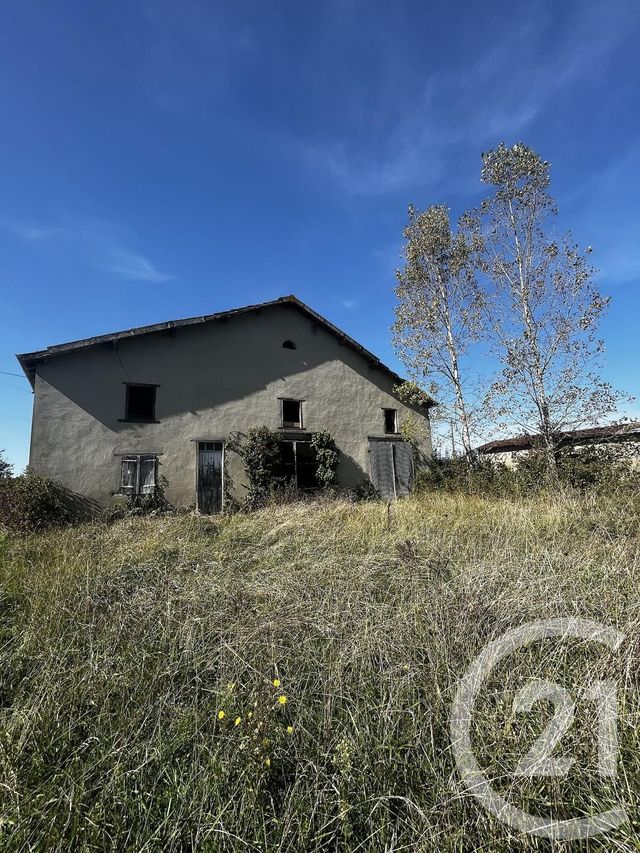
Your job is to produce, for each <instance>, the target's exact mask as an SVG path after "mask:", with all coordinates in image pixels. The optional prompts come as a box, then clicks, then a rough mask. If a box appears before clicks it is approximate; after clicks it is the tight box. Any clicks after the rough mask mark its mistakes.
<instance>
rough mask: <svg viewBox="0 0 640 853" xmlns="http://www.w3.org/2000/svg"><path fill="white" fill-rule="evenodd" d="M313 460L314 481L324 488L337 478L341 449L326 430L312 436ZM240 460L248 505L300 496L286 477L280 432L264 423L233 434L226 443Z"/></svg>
mask: <svg viewBox="0 0 640 853" xmlns="http://www.w3.org/2000/svg"><path fill="white" fill-rule="evenodd" d="M310 443H311V447H312V449H313V452H314V455H315V459H316V472H315V473H316V480H317V482H318V485H319V486H320V487H321V488H323V489H325V488H329V487H330V486H333V485H334V484H335V481H336V469H337V467H338V462H339V461H340V451H339V450H338V448H337V447H336V443H335V441H334V440H333V438H332V437H331V435H330V434H329V433H328V432H327V431H326V430H321V431H320V432H315V433H313V434H312V436H311V442H310ZM227 447H228V449H229V450H231V451H233V452H235V453H237V454H238V455H239V456H240V458H241V459H242V462H243V465H244V470H245V474H246V477H247V482H248V494H247V502H246V503H247V507H248V508H249V509H256V508H258V507H261V506H264V505H265V504H266V503H267V502H268V501H273V502H275V503H287V502H290V501H293V500H297V499H299V497H300V493H299V490H298V488H297V486H296V483H295V482H292V479H291V476H290V475H289V476H287V474H286V472H285V468H284V460H283V454H282V440H281V437H280V435H279V434H278V433H277V432H275V431H274V430H270V429H269V428H268V427H266V426H261V427H254V428H253V429H250V430H249V431H248V432H247V433H235V434H234V435H232V436H231V439H230V441H229V442H228V445H227Z"/></svg>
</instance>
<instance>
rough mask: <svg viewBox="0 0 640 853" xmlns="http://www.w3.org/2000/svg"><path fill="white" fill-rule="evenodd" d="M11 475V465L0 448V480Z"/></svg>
mask: <svg viewBox="0 0 640 853" xmlns="http://www.w3.org/2000/svg"><path fill="white" fill-rule="evenodd" d="M12 475H13V466H12V465H11V463H10V462H9V461H8V460H7V459H5V458H4V450H0V480H5V479H6V478H7V477H11V476H12Z"/></svg>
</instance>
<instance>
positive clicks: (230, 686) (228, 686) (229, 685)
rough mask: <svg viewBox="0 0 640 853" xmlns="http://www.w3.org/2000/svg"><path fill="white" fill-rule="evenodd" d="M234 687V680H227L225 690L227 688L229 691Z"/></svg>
mask: <svg viewBox="0 0 640 853" xmlns="http://www.w3.org/2000/svg"><path fill="white" fill-rule="evenodd" d="M235 687H236V683H235V681H229V682H228V684H227V690H228V691H229V692H230V693H231V692H232V691H233V690H235Z"/></svg>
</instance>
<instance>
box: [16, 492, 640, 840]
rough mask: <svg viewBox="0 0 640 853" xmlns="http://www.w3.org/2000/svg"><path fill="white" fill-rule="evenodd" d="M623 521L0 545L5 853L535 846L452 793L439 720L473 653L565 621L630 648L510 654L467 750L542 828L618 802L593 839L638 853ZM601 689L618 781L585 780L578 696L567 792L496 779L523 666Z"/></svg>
mask: <svg viewBox="0 0 640 853" xmlns="http://www.w3.org/2000/svg"><path fill="white" fill-rule="evenodd" d="M639 507H640V503H639V502H638V498H637V497H633V496H628V497H625V496H617V497H616V498H611V499H608V498H603V497H599V498H590V497H582V498H579V497H570V496H566V495H558V496H556V497H537V498H532V499H529V500H520V501H518V502H512V501H502V500H486V499H481V498H476V497H468V496H467V497H464V496H454V495H435V494H434V495H428V496H424V497H415V498H411V499H407V500H405V501H402V502H399V503H397V504H396V505H395V506H393V507H392V510H391V513H390V514H388V513H387V508H386V506H385V505H384V504H382V503H369V504H358V505H354V504H349V503H341V502H333V503H331V502H327V503H319V504H304V505H302V504H301V505H293V506H282V507H274V508H267V509H265V510H263V511H261V512H258V513H254V514H252V515H237V516H233V517H229V518H221V519H219V520H210V519H204V518H197V517H191V516H178V517H161V518H156V519H145V518H141V519H135V520H124V521H121V522H119V523H117V524H115V525H113V526H106V525H104V526H103V525H86V526H82V527H79V528H76V529H67V530H61V531H56V532H52V533H48V534H40V535H37V536H32V537H28V538H24V539H18V538H12V539H10V540H7V542H6V543H5V545H4V547H3V546H2V543H0V584H1V592H2V600H1V614H0V615H1V623H0V630H1V652H0V654H1V659H0V676H1V679H2V680H1V683H0V688H1V694H0V714H1V717H0V723H1V733H0V737H1V740H0V798H1V806H2V811H1V817H0V847H1V848H2V850H7V851H18V850H20V851H23V850H33V851H45V850H46V851H69V850H82V851H88V850H96V851H97V850H100V851H103V850H113V851H116V850H117V851H122V850H135V851H152V850H154V851H155V850H163V851H164V850H166V851H177V850H187V849H192V848H194V849H195V848H197V849H198V850H212V851H214V850H215V851H217V850H223V851H226V850H229V851H240V850H260V851H288V850H304V851H315V850H335V851H342V850H352V851H356V850H358V851H383V850H385V851H391V850H393V851H399V850H416V851H430V850H443V851H453V850H456V851H468V850H487V851H489V850H491V851H498V850H505V851H506V850H529V849H549V846H550V845H549V842H547V841H544V840H539V839H535V838H527V837H524V836H522V835H520V834H519V833H517V832H515V831H511V830H509V829H508V828H506V827H504V826H502V825H501V824H500V823H499V822H498V821H497V820H496V819H495V818H493V817H491V816H489V815H487V814H486V813H485V812H484V811H483V810H482V808H481V807H480V805H479V804H478V803H477V802H476V801H475V799H473V798H472V797H470V796H469V794H468V793H466V791H465V790H464V788H463V787H462V786H461V785H460V781H459V779H458V777H457V774H456V771H455V767H454V764H453V760H452V756H451V748H450V743H449V711H450V707H451V702H452V699H453V696H454V693H455V689H456V684H457V680H458V679H459V677H460V676H461V675H462V674H463V672H464V671H465V670H466V669H467V667H468V666H469V664H470V663H471V662H472V660H473V659H474V658H475V657H476V655H477V654H478V653H479V652H480V651H481V649H482V648H483V647H484V645H485V644H486V643H487V642H488V641H489V640H490V639H492V638H496V637H498V636H500V635H501V634H502V633H503V632H504V631H505V630H507V629H508V628H510V627H513V626H516V625H520V624H522V623H524V622H527V621H529V620H533V619H538V618H543V617H549V616H568V615H579V616H583V617H586V618H591V619H595V620H597V621H599V622H602V623H604V624H606V625H611V626H614V627H617V628H619V629H620V630H622V631H624V632H625V634H626V636H627V640H626V641H625V643H624V645H623V647H622V650H621V652H620V653H619V654H618V655H617V656H616V657H614V658H611V659H608V660H606V661H604V660H603V657H602V654H601V653H600V651H599V649H598V648H597V647H596V648H595V649H592V648H587V647H586V646H585V645H584V644H582V645H578V644H577V643H574V644H572V643H566V642H565V643H559V642H552V641H548V642H546V643H543V644H540V646H539V647H532V648H531V649H528V650H526V651H524V652H522V653H520V654H517V655H515V656H514V658H513V659H512V660H510V661H509V666H506V665H503V666H502V668H501V669H500V671H499V672H498V673H497V674H496V678H495V679H493V680H492V681H491V682H490V683H489V684H488V685H487V690H486V691H485V693H484V694H483V696H482V697H481V699H480V700H479V703H478V708H477V713H476V718H475V724H474V743H476V744H477V753H478V755H479V756H480V758H481V760H482V762H483V766H485V767H487V772H488V773H489V775H490V776H491V778H492V779H494V780H495V781H494V784H495V786H496V787H497V788H498V789H499V790H501V791H502V792H503V793H504V794H505V796H507V797H510V798H512V799H514V798H515V802H516V803H517V804H518V805H524V806H526V807H527V808H528V809H529V810H530V811H532V812H534V813H540V814H554V815H555V816H556V817H572V816H579V815H586V814H591V813H595V812H597V811H601V810H604V809H605V808H610V807H611V805H612V804H613V803H615V802H616V801H619V802H621V803H623V804H624V806H625V807H626V809H627V811H628V813H629V815H630V816H631V822H630V823H629V824H627V825H626V826H625V827H623V828H622V829H620V830H617V831H616V832H615V833H613V834H612V835H610V836H608V837H606V839H605V840H603V841H598V840H595V841H593V840H592V841H591V842H590V846H589V849H606V850H625V851H627V850H628V851H631V850H640V823H639V818H638V801H639V798H640V735H639V733H638V724H639V721H640V716H639V710H638V698H637V687H638V680H639V676H638V663H639V661H640V637H639V632H638V627H639V625H640V610H639V607H638V605H639V603H640V594H639V592H638V569H639V558H638V554H639V548H638V545H639V541H640V540H639V528H640V523H639V515H638V509H639ZM595 675H598V677H612V678H618V681H619V685H620V710H621V717H620V723H619V740H620V767H621V771H620V773H619V775H618V777H617V779H615V780H613V781H612V780H609V781H606V780H602V779H600V777H598V775H597V773H596V771H595V764H596V757H597V756H596V753H595V746H594V738H593V736H592V735H593V732H594V729H595V714H594V713H593V711H589V709H588V708H582V706H580V707H581V708H582V710H579V711H578V716H577V719H576V725H575V726H574V727H573V728H572V730H571V731H570V732H569V733H567V735H566V736H565V738H564V739H563V741H562V748H561V749H560V750H559V751H561V752H564V753H566V754H570V755H576V757H577V759H578V760H577V762H576V766H575V767H574V768H573V769H572V771H571V772H570V774H569V776H568V777H567V779H566V780H556V781H555V782H554V783H553V784H551V783H549V782H548V781H547V780H544V779H539V780H537V781H534V782H531V781H529V782H526V783H523V782H519V783H517V784H515V783H513V782H511V781H510V778H511V776H510V774H511V771H512V770H513V767H514V766H515V763H516V762H517V760H518V759H519V757H521V755H522V754H524V752H526V751H527V749H528V748H529V746H530V745H531V742H532V740H533V739H534V738H535V736H536V733H537V732H539V731H540V730H541V728H542V727H543V726H544V724H545V723H546V722H547V721H548V720H549V719H550V716H551V708H550V707H545V706H543V707H537V708H536V709H535V711H534V712H532V713H531V714H530V715H529V716H526V715H525V716H524V717H523V718H522V720H521V719H520V717H518V718H516V717H515V715H514V714H513V713H512V711H511V703H512V701H513V696H514V693H515V691H516V690H517V689H518V688H519V687H521V686H522V684H523V683H525V682H526V681H527V679H530V678H533V677H538V678H548V679H550V680H554V681H556V680H557V681H559V682H560V683H562V684H565V685H566V686H567V687H568V688H569V689H570V690H571V691H572V693H573V694H574V696H576V697H577V696H578V693H579V691H578V687H579V685H580V683H581V682H585V681H588V679H589V678H593V677H595ZM274 680H279V682H280V684H279V686H275V685H274V683H273V682H274ZM279 696H286V697H287V701H286V703H285V704H281V703H280V701H279V699H278V697H279ZM578 704H579V705H580V703H578ZM583 704H584V703H583ZM220 711H224V717H223V718H222V719H219V712H220ZM237 718H240V721H239V722H238V723H237V724H236V719H237ZM519 722H523V723H526V725H518V723H519ZM578 846H579V845H578ZM585 847H586V843H585ZM566 848H567V849H569V845H568V844H567V845H566ZM575 848H576V845H573V846H572V849H575ZM557 849H562V845H558V848H557Z"/></svg>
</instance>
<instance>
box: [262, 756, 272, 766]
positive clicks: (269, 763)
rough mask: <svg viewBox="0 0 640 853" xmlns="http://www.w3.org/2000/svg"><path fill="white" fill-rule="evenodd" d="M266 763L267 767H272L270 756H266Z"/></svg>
mask: <svg viewBox="0 0 640 853" xmlns="http://www.w3.org/2000/svg"><path fill="white" fill-rule="evenodd" d="M264 763H265V764H266V766H267V767H271V759H270V758H265V760H264Z"/></svg>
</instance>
